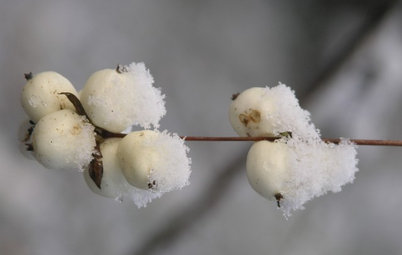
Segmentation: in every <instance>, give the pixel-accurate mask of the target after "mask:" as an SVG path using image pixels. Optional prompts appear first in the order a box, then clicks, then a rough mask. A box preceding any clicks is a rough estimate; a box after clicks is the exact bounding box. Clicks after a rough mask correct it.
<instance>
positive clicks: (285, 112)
mask: <svg viewBox="0 0 402 255" xmlns="http://www.w3.org/2000/svg"><path fill="white" fill-rule="evenodd" d="M261 100H262V101H267V102H271V104H272V105H273V108H274V109H275V110H274V111H267V113H266V114H265V115H264V117H265V118H266V119H267V121H268V122H270V123H271V125H272V131H273V134H274V135H279V134H280V133H282V132H291V133H292V134H295V135H297V136H300V137H304V138H318V137H319V136H320V131H319V130H318V129H317V128H316V127H315V126H314V124H313V123H311V119H310V112H308V111H306V110H304V109H302V108H301V107H300V105H299V100H298V99H297V98H296V96H295V92H294V91H293V90H292V89H290V88H289V87H288V86H286V85H285V84H283V83H279V85H277V86H275V87H272V88H269V87H266V88H265V91H264V95H263V96H262V98H261Z"/></svg>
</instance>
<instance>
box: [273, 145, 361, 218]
mask: <svg viewBox="0 0 402 255" xmlns="http://www.w3.org/2000/svg"><path fill="white" fill-rule="evenodd" d="M284 141H286V143H287V145H288V146H289V150H288V151H289V157H288V166H289V178H288V179H287V180H286V182H285V183H284V185H283V192H281V194H282V195H283V199H282V200H281V201H280V204H281V207H280V208H281V210H282V211H283V213H284V215H285V216H289V215H290V214H291V211H293V210H297V209H303V208H304V207H303V204H304V203H305V202H307V201H309V200H311V199H312V198H314V197H318V196H321V195H324V194H326V193H327V192H328V191H332V192H339V191H341V187H342V186H343V185H345V184H347V183H351V182H353V180H354V177H355V173H356V172H357V171H358V168H357V162H358V160H357V159H356V155H357V152H356V146H355V145H354V144H353V143H351V142H350V141H349V140H346V139H342V141H341V143H340V144H339V145H335V144H327V143H325V142H323V141H321V140H320V139H308V140H306V139H301V138H298V137H296V138H295V137H293V138H284V139H282V140H281V141H277V142H284Z"/></svg>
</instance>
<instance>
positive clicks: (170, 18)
mask: <svg viewBox="0 0 402 255" xmlns="http://www.w3.org/2000/svg"><path fill="white" fill-rule="evenodd" d="M395 3H396V1H318V0H315V1H313V0H308V1H296V0H293V1H257V0H249V1H229V0H228V1H224V0H218V1H187V0H181V1H180V0H173V1H146V0H143V1H128V0H126V1H124V0H117V1H106V0H102V1H95V0H91V1H85V2H83V1H81V0H63V1H51V0H38V1H28V0H26V1H23V0H1V1H0V65H1V68H0V77H1V101H0V104H1V117H2V118H1V119H2V121H1V124H0V125H1V126H0V131H1V133H0V157H1V158H0V160H1V161H0V162H1V166H0V254H61V255H62V254H309V255H314V254H334V255H335V254H402V242H401V240H402V228H401V226H402V217H401V213H400V212H401V210H402V196H401V194H402V185H401V182H402V171H401V170H402V169H401V166H402V157H401V156H400V155H401V149H400V148H396V147H395V148H385V147H374V146H372V147H367V146H366V147H360V148H359V159H360V162H359V168H360V171H359V172H358V173H357V178H356V180H355V183H354V184H352V185H347V186H346V187H345V188H344V190H343V191H342V192H341V193H337V194H327V195H325V196H323V197H320V198H318V199H314V200H313V201H310V202H308V203H307V204H306V209H305V210H303V211H297V212H295V213H294V215H293V216H292V217H291V218H290V219H289V220H285V219H284V218H283V217H282V215H281V212H280V211H279V210H277V209H276V208H275V203H273V202H269V201H266V200H264V199H263V198H262V197H260V196H259V195H257V194H256V193H255V192H254V191H253V190H252V189H251V187H250V186H249V185H248V182H247V179H246V176H245V155H246V153H247V149H248V147H249V146H250V143H247V142H244V143H240V142H237V143H234V142H233V143H224V142H220V143H218V142H217V143H207V142H189V143H188V145H189V147H190V148H191V153H190V155H191V157H192V160H193V165H192V170H193V174H192V176H191V185H190V186H188V187H186V188H185V189H184V190H182V191H176V192H171V193H169V194H166V195H165V196H163V197H162V198H161V199H158V200H155V201H154V202H152V203H151V204H150V205H149V206H148V207H147V208H145V209H140V210H139V209H137V208H136V207H135V206H134V205H133V204H131V203H123V204H119V203H117V202H115V201H113V200H108V199H106V198H103V197H99V196H97V195H95V194H93V193H92V192H91V191H90V190H89V189H88V188H87V187H86V184H85V183H84V180H83V178H82V177H81V175H80V174H78V173H75V172H68V171H53V170H48V169H44V168H43V167H42V166H41V165H39V164H38V163H37V162H36V161H33V160H29V159H27V158H26V157H24V156H22V154H21V153H20V152H19V149H18V142H17V134H18V129H19V125H20V123H21V122H22V121H24V120H25V118H26V116H25V114H24V112H23V111H22V109H21V107H20V103H19V93H20V91H21V88H22V86H23V85H24V83H25V81H24V79H23V73H24V72H29V71H32V72H33V73H37V72H41V71H47V70H54V71H57V72H60V73H61V74H63V75H64V76H66V77H67V78H68V79H70V81H71V82H72V83H73V84H75V86H76V87H77V88H81V87H82V86H83V84H84V83H85V81H86V79H87V78H88V77H89V75H90V74H91V73H92V72H94V71H96V70H99V69H102V68H107V67H114V66H115V65H116V64H118V63H121V64H128V63H130V62H132V61H136V62H140V61H144V62H145V63H146V65H147V67H149V68H150V70H151V73H152V74H153V76H154V78H155V80H156V85H157V86H159V87H161V88H162V90H163V92H164V93H165V94H166V96H167V97H166V101H167V115H166V116H165V117H164V119H163V120H162V121H161V128H162V129H168V130H170V131H172V132H177V133H179V134H180V135H206V136H208V135H210V136H219V135H221V136H232V135H235V133H234V131H233V130H232V129H231V127H230V124H229V122H228V117H227V112H228V106H229V104H230V97H231V95H232V94H233V93H235V92H239V91H242V90H244V89H246V88H248V87H251V86H265V85H269V86H273V85H276V84H277V83H278V81H281V82H283V83H286V84H287V85H289V86H291V87H292V88H293V89H294V90H295V91H296V94H297V96H298V97H299V99H300V101H301V104H302V106H303V107H304V108H306V109H308V110H309V111H311V113H312V119H313V122H314V123H315V124H316V125H317V126H318V127H319V128H320V129H321V131H322V133H323V136H326V137H340V136H343V137H354V138H372V139H401V138H402V136H401V125H402V117H401V107H402V29H401V27H402V16H401V13H402V8H401V4H400V3H396V4H395Z"/></svg>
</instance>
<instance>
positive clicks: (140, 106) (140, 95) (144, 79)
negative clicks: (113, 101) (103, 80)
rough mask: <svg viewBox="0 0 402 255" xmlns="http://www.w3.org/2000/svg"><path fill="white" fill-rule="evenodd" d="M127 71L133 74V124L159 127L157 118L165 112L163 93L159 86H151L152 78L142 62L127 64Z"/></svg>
mask: <svg viewBox="0 0 402 255" xmlns="http://www.w3.org/2000/svg"><path fill="white" fill-rule="evenodd" d="M127 70H128V73H129V74H130V75H132V76H133V78H134V84H133V91H134V92H135V93H136V95H135V98H134V99H135V100H133V101H132V102H131V103H132V105H133V108H134V107H135V109H136V111H135V112H133V113H132V116H131V117H132V119H133V120H134V125H140V126H142V127H144V128H150V126H151V125H152V126H154V127H155V128H158V127H159V120H160V119H161V118H162V117H163V116H164V115H165V114H166V108H165V101H164V98H165V95H163V94H162V92H161V90H160V88H156V87H153V86H152V85H153V83H154V78H153V77H152V75H151V74H150V72H149V70H148V69H146V67H145V64H144V63H134V62H133V63H131V64H130V65H128V66H127Z"/></svg>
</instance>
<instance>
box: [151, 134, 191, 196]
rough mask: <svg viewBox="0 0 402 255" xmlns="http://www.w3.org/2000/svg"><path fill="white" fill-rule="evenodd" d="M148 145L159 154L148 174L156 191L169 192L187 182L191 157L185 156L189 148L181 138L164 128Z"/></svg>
mask: <svg viewBox="0 0 402 255" xmlns="http://www.w3.org/2000/svg"><path fill="white" fill-rule="evenodd" d="M148 146H152V147H153V148H154V149H155V150H156V152H157V154H158V155H159V160H158V161H157V162H156V163H157V164H155V167H154V170H153V171H151V172H150V176H149V177H150V180H155V181H156V183H157V187H156V190H157V191H160V192H163V193H164V192H169V191H171V190H175V189H181V188H183V187H184V186H186V185H188V184H189V181H188V179H189V178H190V174H191V170H190V164H191V159H190V158H189V157H188V156H187V153H188V152H189V148H188V147H187V146H186V145H185V144H184V140H183V139H181V138H180V137H179V136H178V135H177V134H169V133H168V132H167V131H166V130H165V131H163V132H161V133H159V135H158V136H157V137H156V139H154V140H152V141H150V143H149V144H148Z"/></svg>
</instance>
